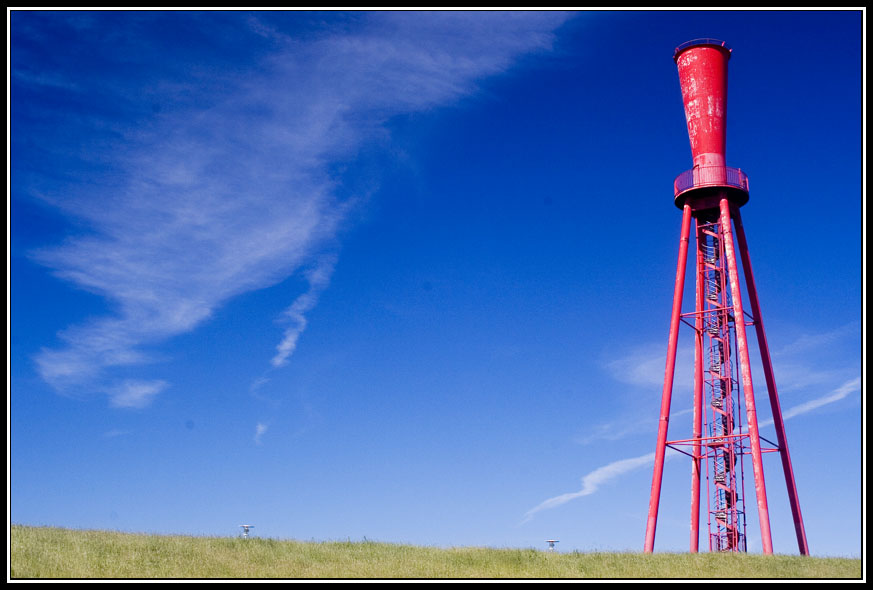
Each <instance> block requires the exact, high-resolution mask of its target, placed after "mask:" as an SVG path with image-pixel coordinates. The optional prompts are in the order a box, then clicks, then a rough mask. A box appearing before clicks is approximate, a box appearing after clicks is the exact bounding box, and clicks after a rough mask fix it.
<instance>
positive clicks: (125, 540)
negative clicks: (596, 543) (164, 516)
mask: <svg viewBox="0 0 873 590" xmlns="http://www.w3.org/2000/svg"><path fill="white" fill-rule="evenodd" d="M9 534H10V577H11V579H52V578H53V579H96V578H123V579H134V578H135V579H147V578H149V579H190V578H213V579H243V578H262V579H264V578H277V579H281V578H285V579H300V578H313V579H319V578H320V579H387V578H396V579H497V578H500V579H523V578H531V579H544V578H564V579H598V578H610V579H681V578H692V579H693V578H710V579H740V578H746V579H861V576H862V567H861V560H860V559H857V558H843V557H801V556H797V555H749V554H739V555H736V554H717V553H697V554H691V553H654V554H645V553H630V552H627V553H607V552H592V553H579V552H573V553H557V552H549V551H546V550H538V549H533V548H530V549H493V548H482V547H452V548H435V547H422V546H414V545H406V544H394V543H387V542H381V541H370V540H366V539H365V540H364V541H351V540H349V541H294V540H277V539H270V538H263V537H249V538H248V539H243V538H241V537H197V536H190V535H177V534H169V535H159V534H144V533H127V532H118V531H105V530H96V529H95V530H73V529H64V528H59V527H50V526H27V525H11V527H10V533H9Z"/></svg>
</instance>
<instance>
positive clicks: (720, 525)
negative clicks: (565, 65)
mask: <svg viewBox="0 0 873 590" xmlns="http://www.w3.org/2000/svg"><path fill="white" fill-rule="evenodd" d="M729 59H730V49H729V48H728V47H727V45H726V44H725V43H724V42H722V41H718V40H715V39H697V40H694V41H690V42H688V43H684V44H682V45H680V46H679V47H677V48H676V51H675V53H674V60H675V61H676V64H677V67H678V70H679V78H680V84H681V87H682V98H683V104H684V108H685V114H686V122H687V125H688V135H689V140H690V143H691V150H692V159H693V162H694V168H692V169H691V170H689V171H687V172H684V173H683V174H680V175H679V176H678V177H677V178H676V180H675V181H674V187H673V188H674V197H675V203H676V205H677V207H679V208H680V209H682V211H683V215H682V230H681V233H680V242H679V262H678V264H677V274H676V278H675V283H674V292H673V310H672V314H671V319H670V332H669V336H668V343H667V361H666V367H665V373H664V386H663V389H662V392H661V409H660V420H659V426H658V438H657V442H656V447H655V465H654V473H653V475H652V491H651V496H650V499H649V513H648V520H647V524H646V540H645V551H646V552H652V551H653V550H654V542H655V532H656V528H657V517H658V504H659V501H660V493H661V484H662V477H663V468H664V458H665V453H666V449H667V447H670V448H673V449H675V450H680V451H681V449H680V448H679V447H680V446H683V445H684V446H685V447H687V448H690V451H689V452H686V451H681V452H683V453H685V454H686V455H688V456H690V457H691V458H692V471H691V524H690V551H692V552H696V551H697V550H698V548H699V533H700V530H699V528H700V522H699V521H700V511H701V509H702V506H701V498H700V493H701V490H700V488H701V479H702V475H703V473H705V472H706V471H708V470H709V469H710V467H706V468H705V469H703V468H702V465H701V462H705V463H707V464H711V469H712V471H711V473H709V475H708V476H707V486H708V487H709V486H710V484H711V486H712V489H713V493H712V495H711V496H710V495H708V496H707V514H708V515H709V523H708V524H709V528H710V534H709V548H710V550H711V551H745V550H746V534H745V500H744V498H745V492H744V485H743V465H742V459H743V457H744V456H750V457H751V461H752V471H753V475H754V484H755V498H756V504H757V509H758V510H757V512H758V522H759V525H760V529H761V548H762V551H763V552H764V553H765V554H769V553H772V552H773V544H772V537H771V531H770V517H769V508H768V504H767V492H766V486H765V483H764V469H763V461H762V454H764V453H772V452H778V453H780V456H781V458H782V467H783V473H784V475H785V483H786V487H787V489H788V497H789V502H790V504H791V512H792V516H793V518H794V523H795V531H796V534H797V541H798V547H799V549H800V553H801V554H802V555H808V554H809V548H808V545H807V540H806V533H805V530H804V528H803V518H802V516H801V513H800V504H799V500H798V497H797V488H796V485H795V481H794V472H793V469H792V467H791V459H790V456H789V454H788V445H787V442H786V437H785V429H784V422H783V419H782V412H781V409H780V406H779V398H778V394H777V393H776V385H775V379H774V377H773V368H772V364H771V361H770V353H769V349H768V347H767V341H766V336H765V334H764V326H763V323H762V321H761V310H760V304H759V302H758V294H757V290H756V288H755V281H754V276H753V274H752V268H751V262H750V259H749V253H748V244H747V242H746V236H745V232H744V230H743V228H742V222H741V220H740V214H739V209H740V207H741V206H742V205H744V204H745V203H746V202H747V201H748V190H749V183H748V178H747V177H746V175H745V174H744V173H743V172H742V171H741V170H739V169H738V168H729V167H727V166H726V165H725V156H724V154H725V130H726V120H727V62H728V60H729ZM691 218H694V219H695V223H696V231H695V239H696V243H697V254H696V294H695V311H694V312H691V313H687V314H683V313H682V312H681V306H682V293H683V289H684V285H685V278H684V275H685V270H686V262H687V254H688V246H689V244H688V242H689V234H690V220H691ZM734 228H735V229H736V233H737V237H736V242H735V241H734V237H733V229H734ZM710 250H712V252H713V253H715V252H716V251H717V257H720V258H719V259H716V258H711V257H710V256H711V254H710ZM740 262H742V267H743V273H744V277H745V284H746V290H747V292H748V294H749V305H750V308H751V311H752V316H751V317H753V320H752V321H751V322H748V325H754V326H755V333H756V336H757V339H758V344H759V349H760V352H761V360H762V364H763V366H764V376H765V379H766V384H767V390H768V393H769V397H770V406H771V409H772V411H773V419H774V426H775V427H776V431H777V437H778V447H777V448H767V449H764V448H762V446H761V440H762V439H761V437H760V435H759V433H758V417H757V410H756V405H755V392H754V386H753V383H752V372H751V364H750V358H749V349H750V347H749V342H748V335H747V333H746V326H747V320H746V312H745V310H744V309H743V295H742V293H741V284H740V276H739V267H740ZM692 315H693V316H694V323H693V326H692V327H693V328H694V331H695V350H694V375H693V378H694V400H693V404H694V407H693V424H692V438H690V439H687V438H686V439H682V440H668V437H667V434H668V426H669V414H670V405H671V397H672V391H673V382H674V376H675V375H674V374H675V365H676V349H677V341H678V328H679V324H680V322H682V321H685V320H683V317H684V316H692ZM685 323H688V322H687V321H685ZM707 394H708V398H709V400H710V403H709V404H708V405H707V404H705V402H706V399H707ZM704 408H707V409H708V411H704ZM741 408H744V409H745V412H742V411H741ZM744 415H745V416H744ZM707 416H711V419H707ZM743 417H745V418H746V420H747V424H746V425H745V426H746V428H745V429H744V428H743V426H744V425H743V424H742V419H743ZM765 442H769V441H765ZM710 477H711V478H712V482H710Z"/></svg>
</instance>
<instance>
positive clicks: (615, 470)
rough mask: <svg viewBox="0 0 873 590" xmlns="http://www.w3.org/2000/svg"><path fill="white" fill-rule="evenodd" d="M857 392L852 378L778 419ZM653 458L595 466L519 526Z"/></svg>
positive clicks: (528, 514) (674, 453)
mask: <svg viewBox="0 0 873 590" xmlns="http://www.w3.org/2000/svg"><path fill="white" fill-rule="evenodd" d="M860 390H861V378H860V377H858V378H857V379H853V380H851V381H848V382H846V383H844V384H843V385H841V386H840V387H838V388H836V389H835V390H834V391H832V392H830V393H829V394H827V395H824V396H822V397H819V398H816V399H813V400H810V401H808V402H805V403H802V404H799V405H796V406H793V407H791V408H789V409H787V410H785V411H783V412H782V419H783V420H790V419H791V418H795V417H797V416H800V415H803V414H807V413H809V412H812V411H813V410H817V409H818V408H821V407H822V406H826V405H828V404H832V403H834V402H838V401H840V400H842V399H845V398H846V397H848V396H849V395H850V394H852V393H854V392H856V391H860ZM771 424H773V420H772V419H770V420H766V421H764V422H760V423H759V427H764V426H768V425H771ZM678 455H679V453H678V452H677V451H674V450H673V449H667V455H666V456H667V457H668V458H669V457H675V456H678ZM654 457H655V454H654V453H649V454H646V455H641V456H639V457H631V458H630V459H619V460H618V461H613V462H612V463H609V464H607V465H604V466H603V467H599V468H597V469H595V470H594V471H592V472H591V473H589V474H587V475H585V476H583V477H582V488H581V489H580V490H579V491H577V492H571V493H567V494H561V495H560V496H555V497H554V498H549V499H548V500H545V501H544V502H542V503H540V504H538V505H537V506H535V507H534V508H532V509H531V510H528V511H527V512H526V513H525V516H524V519H523V520H522V523H525V522H528V521H529V520H530V519H531V518H533V516H534V514H536V513H537V512H540V511H541V510H547V509H550V508H555V507H557V506H560V505H562V504H566V503H567V502H569V501H570V500H575V499H576V498H581V497H583V496H589V495H591V494H593V493H594V492H596V491H597V490H598V489H600V487H601V486H602V485H603V484H604V483H606V482H608V481H611V480H613V479H615V478H617V477H619V476H621V475H624V474H625V473H628V472H630V471H633V470H634V469H637V468H639V467H643V466H645V465H648V464H650V463H653V462H654Z"/></svg>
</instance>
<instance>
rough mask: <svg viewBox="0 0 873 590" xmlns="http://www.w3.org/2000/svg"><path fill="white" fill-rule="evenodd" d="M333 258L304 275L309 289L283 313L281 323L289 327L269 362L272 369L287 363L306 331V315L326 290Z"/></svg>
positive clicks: (327, 259)
mask: <svg viewBox="0 0 873 590" xmlns="http://www.w3.org/2000/svg"><path fill="white" fill-rule="evenodd" d="M334 263H335V258H334V257H330V258H324V259H322V260H321V261H320V262H319V264H318V265H317V266H316V267H315V268H314V269H313V270H311V271H310V272H308V273H306V278H307V281H308V282H309V289H308V290H307V291H306V292H305V293H303V294H302V295H300V296H299V297H298V298H297V299H295V300H294V303H292V304H291V305H290V306H289V307H288V308H287V309H286V310H285V311H284V312H283V313H282V321H283V322H284V323H289V324H290V325H289V326H288V327H287V328H286V329H285V333H284V334H283V335H282V341H281V342H280V343H279V345H278V346H277V347H276V355H275V356H274V357H273V358H272V360H271V361H270V364H271V365H273V367H281V366H283V365H285V364H287V363H288V358H289V357H290V356H291V355H292V354H294V350H295V349H296V348H297V339H298V338H300V334H301V333H302V332H303V330H305V329H306V313H308V312H309V311H310V310H311V309H312V308H313V307H315V304H316V303H318V296H319V295H320V294H321V292H322V291H324V289H325V288H327V285H328V283H329V282H330V276H331V273H332V272H333V267H334Z"/></svg>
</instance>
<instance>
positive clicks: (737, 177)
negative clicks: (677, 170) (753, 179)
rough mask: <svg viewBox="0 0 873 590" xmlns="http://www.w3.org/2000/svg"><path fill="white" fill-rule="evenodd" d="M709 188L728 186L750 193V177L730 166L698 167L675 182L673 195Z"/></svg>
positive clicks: (684, 173)
mask: <svg viewBox="0 0 873 590" xmlns="http://www.w3.org/2000/svg"><path fill="white" fill-rule="evenodd" d="M709 186H727V187H732V188H738V189H740V190H742V191H745V192H747V193H748V192H749V177H748V176H746V174H745V172H743V171H742V170H740V169H739V168H730V167H728V166H696V167H694V168H692V169H691V170H686V171H685V172H683V173H682V174H680V175H679V176H677V177H676V179H675V180H674V181H673V195H674V196H677V197H678V196H679V195H680V194H682V193H684V192H685V191H687V190H691V189H694V188H703V187H709Z"/></svg>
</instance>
